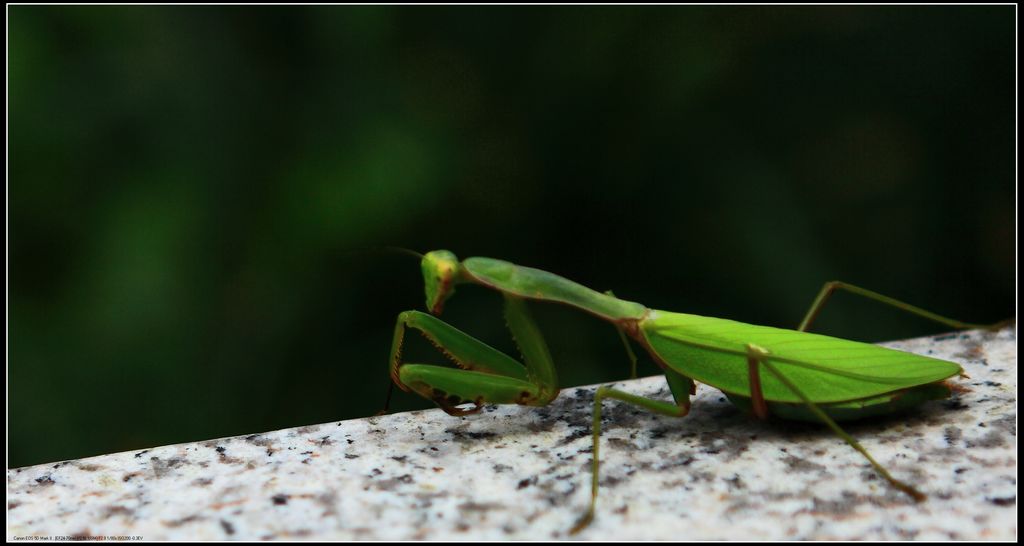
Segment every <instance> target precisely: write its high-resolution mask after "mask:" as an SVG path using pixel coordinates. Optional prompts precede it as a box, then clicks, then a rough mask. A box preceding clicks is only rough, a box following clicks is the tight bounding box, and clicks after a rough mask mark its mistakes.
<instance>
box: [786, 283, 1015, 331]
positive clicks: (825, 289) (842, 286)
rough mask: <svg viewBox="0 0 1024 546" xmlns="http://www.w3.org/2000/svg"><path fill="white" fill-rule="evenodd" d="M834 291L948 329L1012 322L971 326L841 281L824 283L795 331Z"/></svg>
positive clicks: (807, 322) (804, 326)
mask: <svg viewBox="0 0 1024 546" xmlns="http://www.w3.org/2000/svg"><path fill="white" fill-rule="evenodd" d="M836 290H845V291H847V292H852V293H854V294H857V295H860V296H863V297H865V298H868V299H871V300H874V301H877V302H879V303H884V304H886V305H890V306H892V307H895V308H897V309H901V310H903V311H906V312H908V313H911V314H913V315H917V316H919V317H924V318H926V319H928V320H932V321H935V322H938V323H940V324H944V325H946V326H949V327H950V328H954V329H957V330H965V329H975V328H977V329H984V330H998V329H999V328H1002V327H1003V326H1006V325H1007V324H1010V323H1011V322H1012V319H1010V320H1004V321H1001V322H997V323H995V324H973V323H969V322H961V321H959V320H954V319H951V318H947V317H944V316H941V315H937V314H935V313H932V312H931V311H925V310H924V309H921V308H920V307H915V306H913V305H910V304H908V303H904V302H902V301H899V300H897V299H895V298H890V297H889V296H883V295H882V294H879V293H878V292H872V291H871V290H867V289H864V288H861V287H859V286H854V285H852V284H847V283H845V282H841V281H829V282H827V283H825V285H824V286H822V287H821V291H820V292H818V297H816V298H814V303H812V304H811V308H810V309H809V310H808V311H807V315H805V316H804V320H803V321H802V322H801V323H800V326H798V327H797V330H799V331H801V332H804V331H807V329H808V328H810V326H811V323H812V322H814V319H815V318H817V317H818V313H820V312H821V308H822V307H824V306H825V302H826V301H828V299H829V297H830V296H832V294H833V293H834V292H835V291H836Z"/></svg>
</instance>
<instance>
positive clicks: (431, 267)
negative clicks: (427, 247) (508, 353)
mask: <svg viewBox="0 0 1024 546" xmlns="http://www.w3.org/2000/svg"><path fill="white" fill-rule="evenodd" d="M420 267H421V268H422V269H423V285H424V288H425V289H426V292H427V309H429V310H430V312H431V313H433V314H435V315H440V314H441V310H442V309H443V308H444V302H445V300H447V299H448V298H450V297H451V295H452V294H454V293H455V283H456V281H457V280H458V278H459V275H460V273H461V270H462V264H460V263H459V259H458V258H456V257H455V254H453V253H451V252H449V251H447V250H434V251H432V252H427V253H426V254H425V255H424V256H423V261H421V262H420Z"/></svg>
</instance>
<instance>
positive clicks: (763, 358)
mask: <svg viewBox="0 0 1024 546" xmlns="http://www.w3.org/2000/svg"><path fill="white" fill-rule="evenodd" d="M747 355H748V362H749V363H750V364H749V365H750V367H751V370H752V371H751V372H750V374H751V377H753V376H755V375H757V374H756V372H755V371H754V368H758V367H760V366H764V367H765V369H767V370H768V371H769V372H770V373H771V374H772V375H774V376H775V377H776V378H778V380H779V381H781V382H782V383H783V384H784V385H785V386H786V388H788V389H789V390H790V391H792V392H793V394H795V395H796V396H797V397H798V398H800V399H801V400H802V401H803V403H804V405H806V406H807V409H809V410H810V411H811V412H812V413H813V414H814V415H815V416H816V417H817V418H818V419H819V420H820V421H821V422H822V423H824V424H825V425H827V426H828V427H829V428H830V429H832V432H834V433H835V434H836V436H839V437H840V438H842V439H843V441H845V442H846V443H847V444H848V445H849V446H850V447H852V448H853V449H856V450H857V451H858V452H860V454H861V455H863V456H864V458H865V459H867V460H868V462H869V463H871V466H872V467H874V469H875V471H876V472H878V473H879V474H880V475H881V476H882V477H883V478H885V479H886V481H888V482H889V483H890V484H892V486H893V487H895V488H897V489H899V490H900V491H903V492H904V493H906V494H908V495H910V496H911V497H912V498H913V499H914V500H915V501H917V502H921V501H923V500H924V499H925V495H924V493H921V492H920V491H918V490H917V489H914V488H913V487H912V486H910V485H908V484H906V483H904V482H901V481H900V480H897V479H896V478H894V477H892V475H891V474H889V471H888V470H886V469H885V467H883V466H882V465H880V464H878V461H876V460H875V458H874V457H872V456H871V454H870V453H868V450H866V449H864V446H862V445H860V442H858V441H857V440H855V439H854V438H853V436H850V435H849V434H848V433H847V432H846V431H845V430H843V429H842V428H840V427H839V425H837V424H836V422H835V421H834V420H833V419H832V418H831V417H829V416H828V414H826V413H825V411H823V410H822V409H821V408H819V407H818V405H817V404H815V403H814V402H812V401H811V399H810V398H808V397H807V395H806V394H804V393H803V392H802V391H801V390H800V389H799V388H797V386H796V384H795V383H793V382H792V381H790V380H789V379H788V378H787V377H786V376H784V375H783V374H782V373H781V372H780V371H779V370H778V368H776V367H775V366H774V365H773V364H772V363H771V362H769V358H768V357H769V355H770V353H769V352H768V351H767V350H766V349H763V348H761V347H758V346H756V345H753V344H748V345H747ZM755 388H756V392H755ZM758 399H760V400H761V402H762V404H763V403H764V394H763V393H762V392H761V385H760V383H757V384H756V385H755V384H754V383H751V400H752V401H756V400H758ZM754 405H755V410H754V412H755V414H756V413H757V411H758V410H757V409H756V407H757V403H756V402H754ZM763 411H764V412H765V416H767V407H765V408H764V410H763Z"/></svg>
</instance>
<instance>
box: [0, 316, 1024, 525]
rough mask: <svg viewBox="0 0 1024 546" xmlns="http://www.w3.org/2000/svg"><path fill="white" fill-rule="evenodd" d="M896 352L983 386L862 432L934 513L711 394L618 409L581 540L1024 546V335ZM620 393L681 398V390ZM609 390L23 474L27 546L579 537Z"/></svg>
mask: <svg viewBox="0 0 1024 546" xmlns="http://www.w3.org/2000/svg"><path fill="white" fill-rule="evenodd" d="M887 345H889V346H892V347H894V348H898V349H902V350H908V351H913V352H920V353H924V354H931V355H934V356H937V357H939V358H946V359H949V360H954V361H956V362H959V363H961V364H962V365H963V366H964V368H965V370H966V371H967V373H968V374H969V375H970V379H964V380H961V381H960V383H961V385H963V386H965V387H967V388H968V389H969V391H967V392H963V393H961V394H960V395H958V396H957V397H955V398H954V399H951V400H948V401H941V402H932V403H929V404H926V405H925V406H923V407H921V408H920V409H918V410H915V411H913V412H911V413H908V414H904V415H900V416H893V417H889V418H886V419H883V420H876V421H872V422H869V423H862V424H856V425H852V426H848V427H847V430H848V431H849V432H851V433H852V434H853V435H854V436H856V437H857V438H859V439H860V441H861V442H862V443H863V444H864V446H865V447H866V448H867V449H868V450H870V451H871V453H873V454H874V456H875V457H876V458H877V459H878V460H879V461H880V462H881V463H882V464H885V465H887V466H888V468H889V469H890V471H891V472H893V474H894V475H895V476H896V477H898V478H901V479H904V480H907V481H910V482H913V483H914V484H916V485H918V486H919V487H920V489H922V490H923V491H924V492H925V493H927V494H928V495H929V498H928V500H927V501H926V502H924V503H921V504H915V503H914V502H913V501H912V500H911V499H910V498H909V497H907V496H906V495H903V494H901V493H899V492H897V491H894V490H893V489H892V488H891V487H888V486H887V485H886V484H885V483H884V482H883V481H882V480H881V479H880V478H879V477H878V476H877V475H875V473H874V472H873V471H872V470H871V468H870V467H869V466H868V465H867V464H866V463H865V461H864V460H863V459H862V458H861V456H860V455H858V454H857V453H856V452H854V451H853V450H852V449H850V448H849V447H848V446H846V445H845V444H844V443H843V442H842V441H841V440H839V439H838V438H836V437H834V436H833V435H832V434H831V433H830V432H829V431H828V430H827V429H825V428H824V427H815V426H809V425H799V424H797V425H794V424H788V423H780V422H769V423H761V422H757V421H753V420H751V419H749V418H747V417H745V416H744V415H743V414H741V413H740V412H739V411H738V410H736V409H735V408H733V407H732V406H731V405H729V403H728V402H726V401H725V400H724V399H723V397H722V395H721V393H719V392H718V391H715V390H713V389H710V388H708V387H704V386H701V387H700V389H699V391H698V396H697V397H696V399H695V401H694V406H693V411H692V412H691V414H690V415H689V416H688V417H687V418H685V419H672V418H667V417H659V416H655V415H651V414H648V413H645V412H643V411H640V410H638V409H637V408H634V407H632V406H626V405H623V404H619V403H616V402H606V411H605V416H606V423H607V424H606V425H605V427H606V428H605V433H604V437H603V438H604V440H603V444H602V461H603V463H604V464H603V467H602V474H601V476H602V491H601V499H600V501H599V504H598V513H597V517H596V519H595V521H594V524H593V525H592V526H591V527H590V528H588V529H587V530H585V531H584V532H583V533H581V534H580V535H579V536H578V537H574V538H580V539H605V540H615V539H623V540H628V539H676V540H695V539H732V540H741V539H742V540H748V539H753V540H771V539H824V540H827V539H918V540H948V539H952V540H960V539H983V540H984V539H1003V540H1011V539H1014V538H1015V537H1016V534H1017V516H1016V508H1017V498H1016V489H1017V487H1016V485H1017V456H1016V448H1015V446H1016V419H1017V399H1016V389H1017V354H1016V334H1015V330H1014V329H1013V328H1007V329H1004V330H1002V331H1001V332H998V333H984V332H966V333H957V334H948V335H944V336H937V337H934V338H921V339H916V340H910V341H904V342H894V343H889V344H887ZM619 386H620V387H622V388H624V389H626V390H629V391H632V392H636V393H639V394H644V395H652V396H658V397H662V398H665V399H668V398H670V396H669V393H668V389H667V387H666V386H665V381H664V379H663V378H662V377H652V378H646V379H641V380H637V381H626V382H620V383H619ZM593 392H594V389H593V387H590V388H581V389H567V390H565V391H563V393H562V396H561V397H559V399H558V400H557V401H555V402H554V403H553V404H552V405H551V406H549V407H547V408H543V409H534V408H521V407H500V408H499V407H494V406H491V407H487V408H485V410H484V411H483V412H482V413H481V414H479V415H475V416H469V417H462V418H456V417H450V416H448V415H446V414H444V413H442V412H441V411H439V410H430V411H423V412H412V413H405V414H397V415H390V416H386V417H377V418H369V419H361V420H352V421H342V422H335V423H327V424H323V425H312V426H305V427H300V428H295V429H288V430H280V431H276V432H268V433H265V434H253V435H250V436H239V437H235V438H224V439H220V440H209V441H205V442H197V443H192V444H181V445H172V446H165V447H158V448H153V449H147V450H140V451H136V452H130V453H117V454H113V455H105V456H100V457H92V458H88V459H82V460H77V461H65V462H61V463H56V464H45V465H38V466H32V467H25V468H17V469H11V470H8V471H7V538H8V540H11V539H26V538H27V537H31V536H49V537H65V536H71V535H88V536H94V537H95V536H97V535H102V536H105V537H108V539H109V538H110V537H140V538H142V539H147V540H163V539H167V540H176V539H199V540H202V539H306V540H317V539H339V540H344V539H364V540H392V539H432V540H502V539H533V540H544V539H552V538H553V539H561V538H570V537H568V535H567V529H569V528H570V527H571V526H572V524H573V523H574V522H575V521H576V519H577V517H578V516H579V515H580V514H581V513H582V512H583V511H584V509H585V508H586V504H587V501H588V497H589V480H590V472H589V462H590V438H589V436H588V434H589V425H590V412H591V400H592V397H593Z"/></svg>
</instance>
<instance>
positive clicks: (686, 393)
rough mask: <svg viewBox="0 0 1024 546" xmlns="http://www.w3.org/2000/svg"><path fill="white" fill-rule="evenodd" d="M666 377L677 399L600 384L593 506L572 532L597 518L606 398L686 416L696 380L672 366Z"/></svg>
mask: <svg viewBox="0 0 1024 546" xmlns="http://www.w3.org/2000/svg"><path fill="white" fill-rule="evenodd" d="M665 379H666V380H668V386H669V390H670V391H672V398H673V399H674V400H675V403H669V402H664V401H661V400H651V399H650V398H644V397H643V396H637V395H635V394H630V393H628V392H624V391H620V390H616V389H613V388H611V387H606V386H602V387H598V389H597V392H596V393H595V394H594V414H593V424H592V430H593V432H592V441H593V449H592V453H591V457H592V458H591V481H590V507H589V508H588V509H587V513H586V514H584V515H583V517H582V518H580V519H579V521H577V522H576V524H575V525H573V527H572V529H571V530H570V531H569V534H576V533H578V532H580V531H582V530H583V529H584V528H586V527H587V525H590V522H591V521H593V519H594V510H595V509H596V507H597V490H598V482H599V480H598V477H599V468H600V447H601V403H602V401H604V399H605V398H614V399H616V400H621V401H623V402H628V403H630V404H633V405H635V406H640V407H642V408H644V409H647V410H649V411H652V412H654V413H657V414H660V415H668V416H669V417H685V416H686V415H687V414H689V413H690V394H691V393H693V391H694V383H693V380H692V379H690V378H689V377H686V376H684V375H680V374H679V373H677V372H674V371H672V370H666V371H665Z"/></svg>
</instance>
